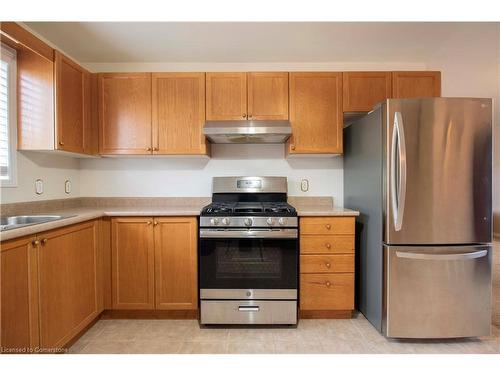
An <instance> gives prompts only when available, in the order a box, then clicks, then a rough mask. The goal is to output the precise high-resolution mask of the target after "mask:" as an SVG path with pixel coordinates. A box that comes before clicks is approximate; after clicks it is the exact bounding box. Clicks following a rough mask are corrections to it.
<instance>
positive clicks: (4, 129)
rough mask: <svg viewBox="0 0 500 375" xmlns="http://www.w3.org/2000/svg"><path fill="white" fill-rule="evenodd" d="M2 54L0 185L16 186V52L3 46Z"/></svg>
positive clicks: (0, 63)
mask: <svg viewBox="0 0 500 375" xmlns="http://www.w3.org/2000/svg"><path fill="white" fill-rule="evenodd" d="M1 47H2V50H1V54H0V57H1V58H0V184H1V186H16V184H17V170H16V148H17V146H16V145H17V125H16V122H17V119H16V76H17V74H16V51H15V50H13V49H11V48H9V47H7V46H5V45H3V44H2V46H1Z"/></svg>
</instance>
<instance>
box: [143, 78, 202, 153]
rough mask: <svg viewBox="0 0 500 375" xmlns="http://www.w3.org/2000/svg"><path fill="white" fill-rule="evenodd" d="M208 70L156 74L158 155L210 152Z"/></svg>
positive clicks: (154, 141) (154, 143) (154, 106)
mask: <svg viewBox="0 0 500 375" xmlns="http://www.w3.org/2000/svg"><path fill="white" fill-rule="evenodd" d="M204 123H205V74H204V73H153V146H154V147H155V149H154V153H155V154H166V155H169V154H170V155H176V154H177V155H196V154H206V153H207V145H206V140H205V136H204V135H203V132H202V130H203V124H204Z"/></svg>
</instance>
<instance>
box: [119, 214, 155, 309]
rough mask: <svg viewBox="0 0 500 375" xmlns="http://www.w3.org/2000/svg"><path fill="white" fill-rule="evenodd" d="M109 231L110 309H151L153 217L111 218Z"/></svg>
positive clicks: (152, 300)
mask: <svg viewBox="0 0 500 375" xmlns="http://www.w3.org/2000/svg"><path fill="white" fill-rule="evenodd" d="M111 232H112V233H111V246H112V270H111V274H112V290H113V309H127V310H129V309H130V310H148V309H153V308H154V240H153V218H152V217H136V218H131V217H126V218H121V217H120V218H115V219H113V220H112V224H111Z"/></svg>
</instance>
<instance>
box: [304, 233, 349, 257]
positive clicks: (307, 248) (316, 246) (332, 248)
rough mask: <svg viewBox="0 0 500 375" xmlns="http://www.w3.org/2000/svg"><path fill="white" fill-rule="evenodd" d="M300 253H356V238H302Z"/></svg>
mask: <svg viewBox="0 0 500 375" xmlns="http://www.w3.org/2000/svg"><path fill="white" fill-rule="evenodd" d="M300 253H301V254H315V253H320V254H322V253H326V254H332V253H354V236H352V235H351V236H301V237H300Z"/></svg>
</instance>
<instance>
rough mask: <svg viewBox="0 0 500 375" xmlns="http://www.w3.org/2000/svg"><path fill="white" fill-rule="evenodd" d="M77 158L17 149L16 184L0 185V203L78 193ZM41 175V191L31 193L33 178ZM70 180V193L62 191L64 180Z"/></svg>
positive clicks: (64, 196)
mask: <svg viewBox="0 0 500 375" xmlns="http://www.w3.org/2000/svg"><path fill="white" fill-rule="evenodd" d="M79 168H80V162H79V161H78V159H74V158H70V157H67V156H60V155H50V154H42V153H38V152H17V186H16V187H2V188H1V189H0V201H1V203H14V202H25V201H33V200H45V199H63V198H72V197H78V196H79V194H80V190H79V188H80V184H79V182H80V170H79ZM38 178H40V179H42V180H43V182H44V193H43V194H41V195H37V194H36V193H35V180H36V179H38ZM65 180H70V181H71V184H72V191H71V194H66V193H65V192H64V181H65Z"/></svg>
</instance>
